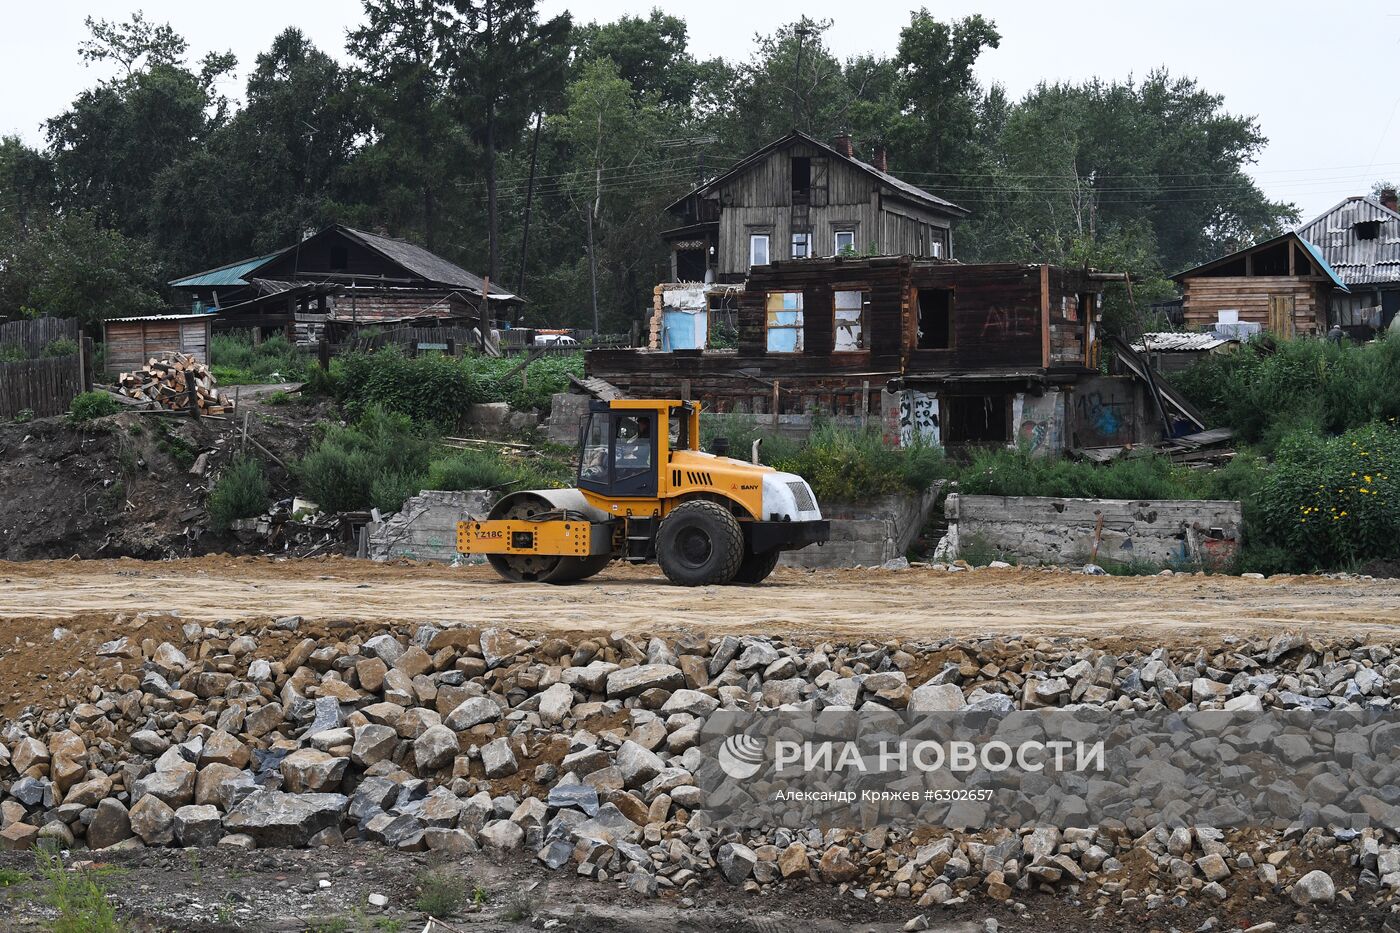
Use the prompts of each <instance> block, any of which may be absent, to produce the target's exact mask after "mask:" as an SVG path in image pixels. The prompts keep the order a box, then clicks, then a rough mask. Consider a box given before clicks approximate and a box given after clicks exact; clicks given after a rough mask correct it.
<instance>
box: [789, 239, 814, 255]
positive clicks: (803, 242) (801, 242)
mask: <svg viewBox="0 0 1400 933" xmlns="http://www.w3.org/2000/svg"><path fill="white" fill-rule="evenodd" d="M811 255H812V235H811V234H810V233H794V234H793V235H792V258H793V259H808V258H810V257H811Z"/></svg>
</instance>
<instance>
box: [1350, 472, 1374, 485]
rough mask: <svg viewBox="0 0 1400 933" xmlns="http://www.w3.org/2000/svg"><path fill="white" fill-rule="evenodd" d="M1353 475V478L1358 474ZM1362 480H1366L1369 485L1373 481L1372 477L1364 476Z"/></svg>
mask: <svg viewBox="0 0 1400 933" xmlns="http://www.w3.org/2000/svg"><path fill="white" fill-rule="evenodd" d="M1351 475H1352V476H1355V475H1356V474H1355V473H1353V474H1351ZM1362 479H1364V480H1365V481H1366V482H1368V483H1369V482H1370V481H1371V477H1370V476H1363V477H1362Z"/></svg>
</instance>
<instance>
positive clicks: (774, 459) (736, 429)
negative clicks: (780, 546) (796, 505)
mask: <svg viewBox="0 0 1400 933" xmlns="http://www.w3.org/2000/svg"><path fill="white" fill-rule="evenodd" d="M716 437H724V438H726V439H727V440H728V441H729V452H730V456H732V457H735V458H738V459H741V460H746V459H748V457H749V452H750V451H751V450H752V449H753V442H754V441H755V440H762V442H763V443H762V446H761V447H760V448H759V460H760V461H761V462H762V463H765V464H767V465H768V466H771V467H773V468H774V469H778V470H783V471H785V472H788V473H796V474H797V475H799V476H801V477H803V478H804V479H805V480H807V482H808V484H810V485H811V487H812V491H813V492H814V493H815V494H816V496H817V500H818V501H819V502H825V501H832V502H860V501H863V500H868V499H874V498H877V497H879V496H883V495H888V494H890V493H899V492H923V491H924V490H926V489H928V488H929V487H930V486H932V485H933V483H934V482H936V481H937V480H939V479H945V478H948V477H950V476H952V475H953V472H954V471H953V469H952V467H951V465H950V464H949V463H948V461H947V460H946V459H945V458H944V456H943V452H942V451H941V450H940V449H938V448H936V447H931V446H928V445H923V444H919V445H915V446H912V447H904V448H896V447H888V446H886V445H885V442H884V439H883V437H882V436H881V434H880V431H879V430H878V429H876V428H868V429H866V430H863V431H862V430H860V429H858V428H845V427H840V426H837V425H835V424H832V423H830V422H825V423H818V424H816V425H815V426H814V427H813V428H812V432H811V434H810V435H809V436H808V437H807V438H806V439H805V440H801V441H799V440H794V439H792V438H788V437H784V436H783V435H781V434H773V433H770V432H768V431H765V430H764V429H763V428H762V427H761V426H760V425H759V423H758V421H757V420H756V419H754V418H752V417H749V416H745V415H726V416H721V417H718V418H714V419H707V421H706V423H705V425H704V428H703V431H702V441H703V446H705V447H706V448H708V447H709V445H710V443H711V442H712V441H713V440H714V438H716Z"/></svg>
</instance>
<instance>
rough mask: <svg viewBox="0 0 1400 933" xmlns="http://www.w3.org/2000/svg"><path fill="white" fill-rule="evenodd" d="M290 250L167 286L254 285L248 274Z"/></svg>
mask: <svg viewBox="0 0 1400 933" xmlns="http://www.w3.org/2000/svg"><path fill="white" fill-rule="evenodd" d="M290 248H291V247H287V248H286V249H279V250H278V251H277V252H275V253H268V254H267V255H266V256H253V257H251V258H249V259H240V260H238V261H237V262H231V263H229V264H228V265H224V266H218V267H216V268H213V269H206V270H204V271H203V272H196V273H194V274H193V275H187V276H184V277H183V278H178V279H172V280H171V281H170V282H167V283H166V284H167V285H170V286H171V287H172V288H201V287H204V288H207V287H209V286H221V285H251V284H252V283H251V282H250V281H248V279H246V278H245V276H247V275H248V273H250V272H252V271H253V270H255V269H257V268H258V266H261V265H263V264H265V263H267V262H269V261H271V260H273V259H276V258H277V257H278V256H281V255H282V254H283V253H285V252H286V251H287V249H290Z"/></svg>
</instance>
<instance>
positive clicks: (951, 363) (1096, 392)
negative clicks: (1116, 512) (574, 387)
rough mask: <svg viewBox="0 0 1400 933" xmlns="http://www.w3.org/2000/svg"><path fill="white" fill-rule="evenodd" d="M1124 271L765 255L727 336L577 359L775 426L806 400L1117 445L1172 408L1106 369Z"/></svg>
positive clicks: (939, 425)
mask: <svg viewBox="0 0 1400 933" xmlns="http://www.w3.org/2000/svg"><path fill="white" fill-rule="evenodd" d="M1121 279H1122V276H1121V275H1101V274H1099V273H1096V272H1094V271H1092V270H1086V269H1068V268H1061V267H1056V266H1048V265H1039V264H1036V265H1030V264H1021V263H985V264H972V265H964V264H962V263H959V262H952V261H949V260H940V259H930V258H925V259H916V258H914V257H912V256H877V257H850V256H838V257H834V258H826V259H805V260H784V261H778V262H771V263H768V264H766V265H759V266H755V267H754V268H753V269H752V270H750V272H749V274H748V277H747V280H746V282H745V285H744V287H743V288H742V289H734V290H733V291H732V292H731V293H730V294H729V295H727V296H726V301H727V302H729V303H730V304H731V305H732V306H733V308H734V319H735V324H736V326H735V331H736V337H735V340H734V346H733V347H732V348H727V349H714V348H710V349H701V348H696V349H685V350H667V349H665V348H656V349H646V350H642V349H632V350H591V351H589V352H588V354H587V370H588V374H589V375H590V376H596V377H599V378H601V379H603V380H606V381H607V382H609V383H611V384H612V385H613V386H615V387H616V388H617V389H619V390H621V391H622V392H624V393H626V394H628V395H632V396H636V397H639V398H676V397H684V398H693V399H699V400H701V401H703V402H704V403H705V406H706V408H707V410H709V411H712V412H719V413H723V412H742V413H748V414H750V415H757V416H760V417H762V418H768V419H771V423H772V424H774V425H775V426H776V425H778V424H779V423H780V420H781V418H782V417H783V416H786V415H807V414H822V415H825V416H828V417H833V416H834V417H844V418H850V419H855V420H857V421H860V422H864V423H871V424H875V423H882V424H883V425H884V428H885V435H886V437H887V438H888V439H889V440H890V441H891V442H892V443H910V442H911V441H913V440H914V439H916V438H917V439H920V440H922V441H924V442H928V443H934V444H939V445H941V446H944V447H947V448H966V447H976V446H986V445H991V446H1004V445H1025V446H1027V447H1028V448H1029V449H1031V450H1032V451H1034V452H1038V453H1044V454H1053V453H1059V452H1063V451H1065V450H1068V449H1071V448H1077V447H1113V446H1122V445H1125V444H1131V443H1138V442H1141V441H1145V440H1153V439H1156V438H1158V437H1160V436H1161V435H1162V433H1163V431H1164V429H1165V425H1164V421H1166V420H1167V419H1169V418H1171V417H1174V415H1173V413H1172V412H1171V411H1164V410H1163V408H1162V406H1158V405H1156V404H1155V403H1153V402H1150V395H1149V394H1148V393H1149V391H1150V390H1149V389H1148V387H1147V386H1144V385H1143V384H1142V382H1141V381H1139V380H1137V379H1133V378H1119V377H1110V376H1103V375H1101V374H1100V370H1099V358H1098V337H1097V334H1096V331H1095V326H1096V319H1097V317H1098V311H1099V296H1100V293H1101V292H1102V291H1103V289H1104V287H1105V285H1106V284H1107V283H1108V282H1109V281H1113V280H1118V281H1121ZM1125 352H1130V351H1125ZM1164 404H1165V405H1167V406H1171V405H1175V404H1178V400H1177V399H1175V398H1165V397H1164Z"/></svg>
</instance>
